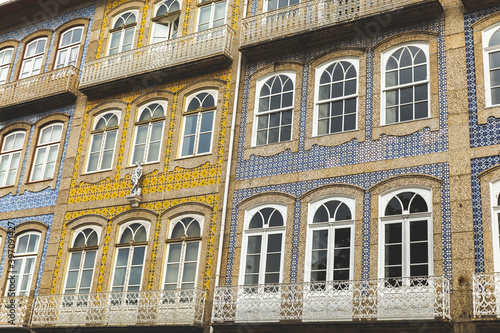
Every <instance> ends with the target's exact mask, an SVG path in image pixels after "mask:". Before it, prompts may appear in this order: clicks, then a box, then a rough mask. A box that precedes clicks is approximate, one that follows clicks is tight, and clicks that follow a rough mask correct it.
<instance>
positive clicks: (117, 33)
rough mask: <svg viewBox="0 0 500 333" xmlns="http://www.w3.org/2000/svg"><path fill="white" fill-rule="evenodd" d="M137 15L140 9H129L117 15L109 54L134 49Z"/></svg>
mask: <svg viewBox="0 0 500 333" xmlns="http://www.w3.org/2000/svg"><path fill="white" fill-rule="evenodd" d="M137 15H138V11H128V12H125V13H123V14H121V15H120V16H118V17H115V19H114V24H113V28H112V29H111V30H110V32H111V38H110V42H109V52H108V55H113V54H116V53H120V52H125V51H128V50H131V49H132V45H133V43H134V34H135V26H136V24H137Z"/></svg>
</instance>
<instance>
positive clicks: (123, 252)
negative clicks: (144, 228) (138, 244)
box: [116, 248, 130, 266]
mask: <svg viewBox="0 0 500 333" xmlns="http://www.w3.org/2000/svg"><path fill="white" fill-rule="evenodd" d="M129 251H130V250H129V249H127V248H124V249H118V256H117V259H116V266H126V265H127V263H128V253H129Z"/></svg>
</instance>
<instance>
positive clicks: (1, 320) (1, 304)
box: [0, 296, 33, 330]
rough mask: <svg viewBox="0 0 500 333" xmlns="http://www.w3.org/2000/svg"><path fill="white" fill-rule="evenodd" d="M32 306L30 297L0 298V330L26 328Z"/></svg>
mask: <svg viewBox="0 0 500 333" xmlns="http://www.w3.org/2000/svg"><path fill="white" fill-rule="evenodd" d="M32 304H33V299H32V298H30V297H25V296H18V297H0V330H1V329H2V327H23V326H28V324H29V318H30V315H31V307H32Z"/></svg>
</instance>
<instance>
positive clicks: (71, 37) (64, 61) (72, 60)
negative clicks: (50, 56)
mask: <svg viewBox="0 0 500 333" xmlns="http://www.w3.org/2000/svg"><path fill="white" fill-rule="evenodd" d="M82 37H83V27H82V26H78V27H73V28H70V29H68V30H66V31H65V32H64V33H62V35H61V38H60V41H59V48H58V50H57V56H56V64H55V69H58V68H62V67H65V66H75V67H76V63H77V61H78V55H79V54H80V45H81V42H82Z"/></svg>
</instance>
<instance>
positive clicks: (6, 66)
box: [0, 47, 14, 85]
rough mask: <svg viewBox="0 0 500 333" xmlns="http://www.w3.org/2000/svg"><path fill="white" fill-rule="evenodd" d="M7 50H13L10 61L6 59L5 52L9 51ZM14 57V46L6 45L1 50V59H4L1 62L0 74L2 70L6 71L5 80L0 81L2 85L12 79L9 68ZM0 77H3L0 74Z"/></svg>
mask: <svg viewBox="0 0 500 333" xmlns="http://www.w3.org/2000/svg"><path fill="white" fill-rule="evenodd" d="M7 51H11V54H10V59H9V61H6V59H5V53H7ZM13 57H14V48H13V47H6V48H4V49H1V50H0V60H2V61H3V62H0V74H1V73H2V72H4V73H5V82H2V81H0V85H2V84H5V83H7V82H9V79H10V77H9V69H10V66H11V65H12V58H13ZM0 78H1V76H0Z"/></svg>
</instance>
